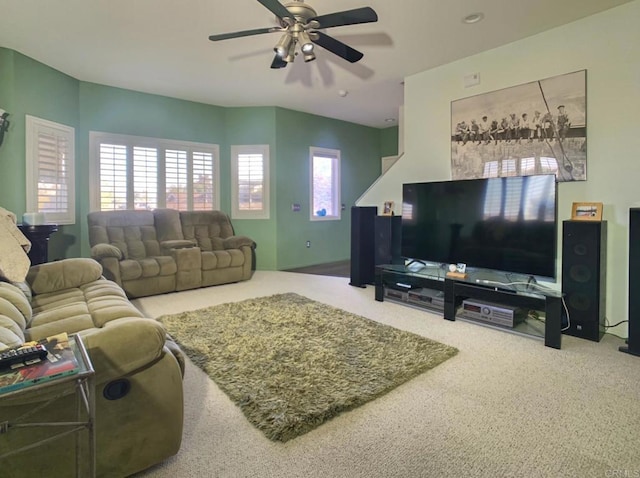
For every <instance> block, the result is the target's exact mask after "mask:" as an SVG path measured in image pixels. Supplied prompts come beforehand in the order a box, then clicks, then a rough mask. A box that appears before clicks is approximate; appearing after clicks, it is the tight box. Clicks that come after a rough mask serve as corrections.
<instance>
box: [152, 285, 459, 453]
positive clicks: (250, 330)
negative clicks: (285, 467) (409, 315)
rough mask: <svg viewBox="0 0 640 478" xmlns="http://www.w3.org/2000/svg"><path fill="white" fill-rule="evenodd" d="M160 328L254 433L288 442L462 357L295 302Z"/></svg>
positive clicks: (236, 308)
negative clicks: (209, 379)
mask: <svg viewBox="0 0 640 478" xmlns="http://www.w3.org/2000/svg"><path fill="white" fill-rule="evenodd" d="M159 320H160V322H162V323H163V324H164V325H165V327H166V328H167V331H168V332H169V334H170V335H171V336H172V337H173V338H174V339H175V340H176V342H177V343H178V344H179V345H180V347H181V348H182V349H183V350H184V351H185V353H186V354H187V355H188V356H189V358H190V359H191V361H192V362H193V363H195V364H196V365H198V366H199V367H200V368H202V369H203V370H204V371H205V372H206V373H207V374H208V375H209V376H210V377H211V378H212V379H213V380H214V381H215V382H216V384H217V385H218V386H219V387H220V388H221V389H222V390H223V391H224V392H225V393H226V394H227V395H228V396H229V397H230V398H231V399H232V400H233V402H234V403H235V404H236V405H238V406H239V407H240V409H241V410H242V411H243V413H244V414H245V416H246V417H247V419H248V420H249V421H250V422H251V423H252V424H254V425H255V426H256V427H257V428H259V429H260V430H262V431H263V432H264V434H265V435H266V436H267V437H268V438H270V439H271V440H276V441H282V442H286V441H288V440H290V439H292V438H295V437H297V436H299V435H301V434H303V433H307V432H308V431H310V430H312V429H314V428H316V427H317V426H319V425H321V424H322V423H324V422H325V421H327V420H329V419H331V418H333V417H334V416H336V415H338V414H340V413H342V412H344V411H347V410H351V409H353V408H355V407H358V406H360V405H362V404H363V403H366V402H369V401H371V400H373V399H375V398H377V397H379V396H380V395H383V394H385V393H387V392H388V391H389V390H392V389H394V388H395V387H397V386H398V385H400V384H401V383H404V382H406V381H407V380H409V379H411V378H413V377H415V376H416V375H419V374H420V373H423V372H425V371H427V370H429V369H431V368H433V367H435V366H437V365H439V364H440V363H442V362H444V361H445V360H447V359H448V358H450V357H452V356H454V355H455V354H456V353H457V350H456V349H455V348H453V347H449V346H447V345H444V344H441V343H439V342H436V341H433V340H430V339H427V338H425V337H421V336H419V335H416V334H412V333H409V332H405V331H402V330H399V329H396V328H394V327H389V326H387V325H383V324H380V323H378V322H374V321H372V320H368V319H365V318H363V317H359V316H357V315H355V314H352V313H350V312H346V311H344V310H342V309H338V308H336V307H331V306H328V305H326V304H322V303H320V302H317V301H313V300H311V299H308V298H306V297H304V296H301V295H299V294H294V293H287V294H275V295H271V296H267V297H260V298H256V299H247V300H244V301H241V302H232V303H227V304H221V305H217V306H214V307H208V308H205V309H198V310H195V311H187V312H182V313H179V314H173V315H166V316H162V317H160V318H159Z"/></svg>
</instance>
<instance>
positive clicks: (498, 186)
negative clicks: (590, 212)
mask: <svg viewBox="0 0 640 478" xmlns="http://www.w3.org/2000/svg"><path fill="white" fill-rule="evenodd" d="M556 198H557V192H556V178H555V176H554V175H553V174H548V175H537V176H514V177H506V178H488V179H469V180H461V181H441V182H430V183H412V184H404V185H403V192H402V255H403V256H404V257H405V258H408V259H417V260H421V261H427V262H436V263H447V264H452V263H464V264H466V265H467V267H478V268H485V269H494V270H499V271H505V272H514V273H520V274H526V275H534V276H540V277H550V278H555V277H556V238H557V220H556Z"/></svg>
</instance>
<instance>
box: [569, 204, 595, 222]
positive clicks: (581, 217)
mask: <svg viewBox="0 0 640 478" xmlns="http://www.w3.org/2000/svg"><path fill="white" fill-rule="evenodd" d="M571 219H572V220H574V221H602V203H601V202H574V203H573V207H572V208H571Z"/></svg>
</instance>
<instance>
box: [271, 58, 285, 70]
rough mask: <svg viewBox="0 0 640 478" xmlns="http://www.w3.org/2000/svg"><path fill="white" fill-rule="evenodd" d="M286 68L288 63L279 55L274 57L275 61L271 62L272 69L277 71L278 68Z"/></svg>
mask: <svg viewBox="0 0 640 478" xmlns="http://www.w3.org/2000/svg"><path fill="white" fill-rule="evenodd" d="M285 66H287V62H286V61H284V60H283V59H282V58H280V57H279V56H278V55H276V56H274V57H273V61H272V62H271V68H273V69H277V68H284V67H285Z"/></svg>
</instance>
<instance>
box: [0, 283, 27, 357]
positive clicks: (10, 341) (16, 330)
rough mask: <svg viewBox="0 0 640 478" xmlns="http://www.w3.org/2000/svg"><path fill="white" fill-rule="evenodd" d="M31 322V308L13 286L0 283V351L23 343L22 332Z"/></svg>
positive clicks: (23, 296) (20, 292)
mask: <svg viewBox="0 0 640 478" xmlns="http://www.w3.org/2000/svg"><path fill="white" fill-rule="evenodd" d="M30 321H31V306H30V305H29V302H28V300H27V298H26V297H25V295H24V294H23V293H22V291H21V290H20V289H19V288H18V287H16V286H15V285H13V284H10V283H8V282H0V350H4V349H7V348H10V347H17V346H18V345H21V344H22V343H24V330H25V328H26V327H27V326H28V324H29V322H30Z"/></svg>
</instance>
